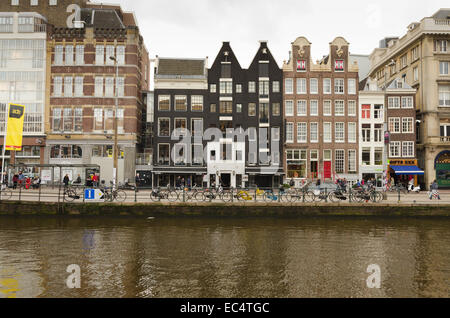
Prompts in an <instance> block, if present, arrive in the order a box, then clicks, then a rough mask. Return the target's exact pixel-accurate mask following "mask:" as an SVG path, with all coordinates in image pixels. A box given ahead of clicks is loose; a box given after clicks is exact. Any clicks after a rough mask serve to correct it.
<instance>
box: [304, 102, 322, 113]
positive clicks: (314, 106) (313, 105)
mask: <svg viewBox="0 0 450 318" xmlns="http://www.w3.org/2000/svg"><path fill="white" fill-rule="evenodd" d="M305 115H306V114H305ZM309 115H310V116H319V101H317V100H310V101H309Z"/></svg>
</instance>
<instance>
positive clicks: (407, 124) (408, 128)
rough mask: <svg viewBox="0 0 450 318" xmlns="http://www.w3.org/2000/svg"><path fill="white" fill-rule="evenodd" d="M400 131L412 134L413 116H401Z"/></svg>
mask: <svg viewBox="0 0 450 318" xmlns="http://www.w3.org/2000/svg"><path fill="white" fill-rule="evenodd" d="M402 132H403V133H408V134H412V133H413V132H414V130H413V118H412V117H403V118H402Z"/></svg>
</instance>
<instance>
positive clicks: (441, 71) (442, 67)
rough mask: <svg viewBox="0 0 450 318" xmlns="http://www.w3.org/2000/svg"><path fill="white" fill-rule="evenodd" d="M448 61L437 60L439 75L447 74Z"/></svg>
mask: <svg viewBox="0 0 450 318" xmlns="http://www.w3.org/2000/svg"><path fill="white" fill-rule="evenodd" d="M449 64H450V62H447V61H445V62H442V61H441V62H439V74H440V75H448V65H449Z"/></svg>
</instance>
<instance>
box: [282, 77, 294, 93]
mask: <svg viewBox="0 0 450 318" xmlns="http://www.w3.org/2000/svg"><path fill="white" fill-rule="evenodd" d="M284 92H285V93H286V94H294V81H293V79H292V78H286V79H285V80H284Z"/></svg>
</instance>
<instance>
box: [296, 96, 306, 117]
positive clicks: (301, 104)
mask: <svg viewBox="0 0 450 318" xmlns="http://www.w3.org/2000/svg"><path fill="white" fill-rule="evenodd" d="M307 109H308V103H307V101H306V100H304V99H299V100H297V116H307V111H308V110H307Z"/></svg>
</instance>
